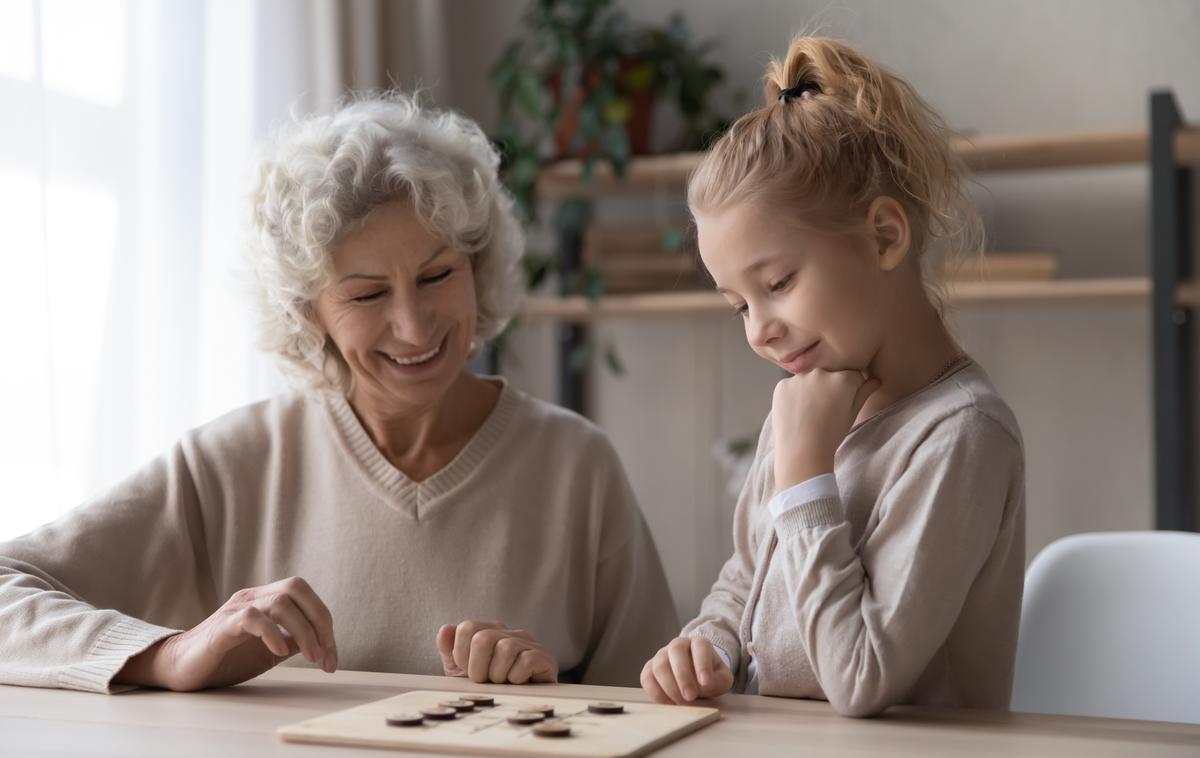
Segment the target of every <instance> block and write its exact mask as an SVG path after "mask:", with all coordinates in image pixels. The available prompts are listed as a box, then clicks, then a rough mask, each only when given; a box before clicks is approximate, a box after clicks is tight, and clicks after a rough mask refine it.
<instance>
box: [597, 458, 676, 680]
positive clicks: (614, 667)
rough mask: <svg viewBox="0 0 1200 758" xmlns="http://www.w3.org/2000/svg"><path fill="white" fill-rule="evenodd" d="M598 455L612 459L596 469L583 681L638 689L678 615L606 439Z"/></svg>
mask: <svg viewBox="0 0 1200 758" xmlns="http://www.w3.org/2000/svg"><path fill="white" fill-rule="evenodd" d="M597 457H598V458H600V457H603V458H607V459H608V462H607V464H606V465H598V466H597V467H596V470H597V471H598V472H599V473H600V475H599V476H597V478H596V480H595V487H594V488H593V492H594V495H593V496H594V497H596V498H598V499H599V500H600V502H599V503H597V504H598V505H599V509H598V511H599V512H600V513H602V514H604V515H603V519H604V523H603V525H602V526H601V528H600V533H601V543H600V553H599V561H598V564H597V566H596V569H595V588H594V591H593V597H594V598H595V602H594V607H593V612H592V625H591V627H592V628H591V633H590V643H589V645H588V650H589V653H588V655H587V657H586V659H585V661H584V662H583V665H582V666H581V667H580V668H581V671H580V672H579V673H580V674H581V678H580V681H582V682H583V683H585V684H606V685H615V686H621V687H637V686H639V678H640V675H641V671H642V665H643V664H644V663H645V662H646V661H647V660H648V659H649V658H650V657H651V656H653V655H654V653H655V651H657V650H658V648H659V647H661V646H662V645H663V644H665V643H666V642H667V640H669V639H671V637H672V636H673V635H674V634H675V631H676V630H677V629H678V628H679V617H678V615H676V613H675V603H674V601H673V600H672V598H671V590H670V588H669V587H668V586H667V577H666V574H665V573H664V572H663V567H662V562H661V561H660V560H659V557H658V550H657V549H656V548H655V546H654V538H653V536H651V534H650V528H649V527H648V526H647V525H646V520H645V518H644V517H643V516H642V512H641V509H640V508H638V504H637V500H636V497H635V496H634V494H633V488H632V487H631V486H630V485H629V480H628V479H627V478H626V476H625V471H624V469H623V468H622V467H621V464H620V460H619V458H618V457H617V453H616V451H615V450H613V449H612V447H611V445H610V444H609V443H608V442H607V440H605V441H604V442H603V445H602V450H601V451H600V453H599V454H598V456H597Z"/></svg>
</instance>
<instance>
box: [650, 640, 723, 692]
mask: <svg viewBox="0 0 1200 758" xmlns="http://www.w3.org/2000/svg"><path fill="white" fill-rule="evenodd" d="M732 686H733V672H732V671H730V670H729V666H727V665H726V664H725V660H724V659H723V658H721V656H720V655H719V654H718V653H717V650H716V648H714V647H713V644H712V643H711V642H709V641H708V640H706V639H703V638H700V637H676V638H675V639H673V640H671V641H670V642H668V643H667V645H666V647H663V648H661V649H660V650H659V651H658V652H657V653H655V655H654V657H653V658H651V659H650V660H648V661H646V665H645V666H642V689H644V690H646V692H648V693H649V694H650V697H652V698H654V702H656V703H666V704H670V703H674V704H675V705H682V704H684V703H690V702H691V701H693V700H695V699H696V698H698V697H717V696H718V695H724V694H725V693H726V692H729V688H730V687H732Z"/></svg>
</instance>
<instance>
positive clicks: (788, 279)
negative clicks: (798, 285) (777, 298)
mask: <svg viewBox="0 0 1200 758" xmlns="http://www.w3.org/2000/svg"><path fill="white" fill-rule="evenodd" d="M795 276H796V274H795V272H793V273H790V274H788V275H787V276H785V277H783V278H782V279H780V280H779V281H777V282H775V283H774V284H772V285H771V286H770V287H769V289H770V290H771V291H772V292H781V291H783V290H784V289H785V288H787V286H788V285H789V284H791V283H792V278H793V277H795Z"/></svg>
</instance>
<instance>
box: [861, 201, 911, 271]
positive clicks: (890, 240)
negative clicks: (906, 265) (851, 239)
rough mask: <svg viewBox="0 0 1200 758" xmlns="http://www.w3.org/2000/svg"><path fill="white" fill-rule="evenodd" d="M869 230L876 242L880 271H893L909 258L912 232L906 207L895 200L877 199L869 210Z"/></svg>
mask: <svg viewBox="0 0 1200 758" xmlns="http://www.w3.org/2000/svg"><path fill="white" fill-rule="evenodd" d="M867 229H868V232H869V233H870V235H871V239H872V240H874V242H875V250H876V253H877V255H878V256H879V268H880V269H882V270H883V271H892V270H894V269H895V268H896V267H897V266H899V265H900V264H901V263H903V262H904V260H905V259H906V258H907V257H908V250H909V245H910V244H911V242H912V230H911V229H910V228H909V225H908V214H907V213H905V212H904V206H903V205H901V204H900V203H899V202H898V201H896V200H895V199H894V198H891V197H888V196H887V195H880V196H879V197H877V198H875V200H874V201H873V202H872V203H871V207H870V208H868V209H867Z"/></svg>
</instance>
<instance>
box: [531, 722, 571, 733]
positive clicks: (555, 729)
mask: <svg viewBox="0 0 1200 758" xmlns="http://www.w3.org/2000/svg"><path fill="white" fill-rule="evenodd" d="M533 733H534V734H536V735H537V736H539V737H570V736H571V727H569V726H567V725H566V724H564V723H563V722H561V721H543V722H542V723H540V724H534V725H533Z"/></svg>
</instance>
